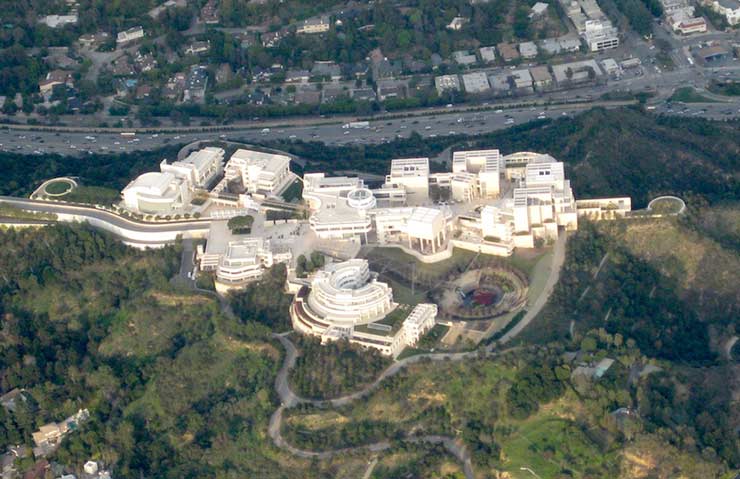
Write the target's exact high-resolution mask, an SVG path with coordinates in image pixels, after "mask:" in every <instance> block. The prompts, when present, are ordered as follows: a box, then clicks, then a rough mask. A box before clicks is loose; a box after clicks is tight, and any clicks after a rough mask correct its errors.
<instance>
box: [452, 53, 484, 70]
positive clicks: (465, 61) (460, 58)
mask: <svg viewBox="0 0 740 479" xmlns="http://www.w3.org/2000/svg"><path fill="white" fill-rule="evenodd" d="M452 59H453V60H455V63H457V64H458V65H463V66H470V65H474V64H475V63H476V62H477V61H478V59H477V58H476V57H475V55H473V54H471V53H470V52H469V51H467V50H458V51H456V52H452Z"/></svg>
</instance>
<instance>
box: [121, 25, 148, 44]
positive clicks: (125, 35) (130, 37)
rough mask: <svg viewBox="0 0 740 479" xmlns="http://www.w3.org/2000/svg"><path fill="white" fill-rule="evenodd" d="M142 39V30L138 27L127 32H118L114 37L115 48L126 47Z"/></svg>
mask: <svg viewBox="0 0 740 479" xmlns="http://www.w3.org/2000/svg"><path fill="white" fill-rule="evenodd" d="M142 38H144V28H143V27H140V26H139V27H132V28H129V29H128V30H124V31H122V32H118V35H116V46H117V47H121V46H124V45H128V44H130V43H133V42H135V41H137V40H140V39H142Z"/></svg>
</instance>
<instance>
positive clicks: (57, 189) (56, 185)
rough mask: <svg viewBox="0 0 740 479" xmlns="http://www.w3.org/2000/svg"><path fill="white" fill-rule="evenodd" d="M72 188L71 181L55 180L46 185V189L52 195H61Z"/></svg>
mask: <svg viewBox="0 0 740 479" xmlns="http://www.w3.org/2000/svg"><path fill="white" fill-rule="evenodd" d="M71 189H72V184H71V183H70V182H69V181H65V180H59V181H54V182H52V183H49V184H48V185H46V187H45V188H44V190H46V192H47V193H49V194H51V195H61V194H64V193H67V192H68V191H69V190H71Z"/></svg>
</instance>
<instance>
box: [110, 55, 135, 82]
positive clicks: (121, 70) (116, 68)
mask: <svg viewBox="0 0 740 479" xmlns="http://www.w3.org/2000/svg"><path fill="white" fill-rule="evenodd" d="M112 73H113V76H117V77H125V76H132V75H135V74H136V70H135V69H134V65H133V64H132V63H131V61H130V60H129V58H128V57H126V56H123V57H120V58H118V59H117V60H114V61H113V71H112Z"/></svg>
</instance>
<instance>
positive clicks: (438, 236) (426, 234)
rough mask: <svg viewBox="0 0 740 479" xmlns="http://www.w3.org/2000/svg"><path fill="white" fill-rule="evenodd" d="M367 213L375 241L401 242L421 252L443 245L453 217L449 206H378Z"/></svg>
mask: <svg viewBox="0 0 740 479" xmlns="http://www.w3.org/2000/svg"><path fill="white" fill-rule="evenodd" d="M371 213H372V216H373V219H374V221H375V233H376V235H377V242H378V243H379V244H401V245H404V246H407V247H408V248H409V249H412V250H415V251H419V252H421V253H422V254H434V253H436V252H437V251H440V250H442V249H444V248H445V247H446V245H447V240H448V236H449V231H450V228H451V227H452V219H453V218H452V212H451V211H450V210H449V208H427V207H404V208H381V209H376V210H373V211H372V212H371Z"/></svg>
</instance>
